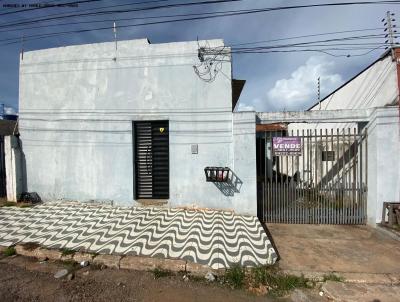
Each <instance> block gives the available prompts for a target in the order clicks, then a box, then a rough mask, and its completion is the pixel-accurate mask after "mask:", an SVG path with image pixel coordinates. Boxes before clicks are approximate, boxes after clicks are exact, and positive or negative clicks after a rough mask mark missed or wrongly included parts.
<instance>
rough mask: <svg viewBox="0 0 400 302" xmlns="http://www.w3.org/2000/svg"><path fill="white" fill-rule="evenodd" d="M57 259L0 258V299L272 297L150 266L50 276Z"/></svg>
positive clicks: (79, 299)
mask: <svg viewBox="0 0 400 302" xmlns="http://www.w3.org/2000/svg"><path fill="white" fill-rule="evenodd" d="M62 268H63V264H61V263H51V262H45V263H39V262H38V261H37V260H34V259H31V258H26V257H22V256H16V257H7V258H3V259H1V260H0V272H1V273H0V284H1V286H0V301H4V302H7V301H96V302H98V301H107V302H108V301H164V302H168V301H171V302H172V301H173V302H180V301H202V302H204V301H219V302H220V301H244V302H245V301H274V300H272V299H269V298H267V297H265V296H264V297H260V296H255V295H253V294H251V293H249V292H246V291H244V290H231V289H229V288H227V287H225V286H221V285H219V284H218V283H217V284H215V283H213V284H209V283H207V282H206V281H188V282H185V281H184V280H183V279H182V277H181V276H169V277H162V278H158V279H155V278H154V274H153V273H152V272H140V271H127V270H113V269H99V268H96V269H94V268H91V267H90V266H89V267H86V268H82V269H79V270H78V271H77V272H76V274H75V278H74V279H73V280H68V279H67V278H63V279H55V278H54V273H55V272H57V271H58V270H60V269H62Z"/></svg>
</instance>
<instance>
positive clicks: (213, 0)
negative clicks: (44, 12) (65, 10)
mask: <svg viewBox="0 0 400 302" xmlns="http://www.w3.org/2000/svg"><path fill="white" fill-rule="evenodd" d="M240 1H245V0H209V1H201V2H185V3H173V4H166V5H157V6H148V7H141V8H133V9H125V10H104V11H98V12H92V13H81V14H70V15H65V16H58V17H50V18H49V17H47V18H42V19H36V20H34V21H23V22H20V23H11V24H4V23H3V24H4V25H2V26H0V27H11V26H16V25H25V24H31V23H35V22H43V21H52V20H59V19H65V18H75V17H88V16H89V17H90V16H98V15H108V14H120V13H130V12H139V11H148V10H158V9H170V8H177V7H186V6H197V5H209V4H218V3H227V2H240Z"/></svg>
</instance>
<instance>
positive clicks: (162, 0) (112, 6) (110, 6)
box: [0, 0, 171, 25]
mask: <svg viewBox="0 0 400 302" xmlns="http://www.w3.org/2000/svg"><path fill="white" fill-rule="evenodd" d="M57 1H62V0H55V1H49V2H48V3H50V2H57ZM166 1H171V0H152V1H139V2H132V3H128V4H117V5H108V6H100V7H92V8H86V9H79V10H74V11H72V12H68V13H69V14H71V13H82V12H86V11H93V10H99V9H104V8H114V7H123V6H131V5H140V4H151V3H159V2H166ZM21 12H22V11H21ZM68 13H67V12H63V13H57V14H50V15H48V17H50V16H52V17H53V16H62V15H65V14H68ZM0 16H1V14H0ZM37 19H38V18H30V19H29V18H28V19H24V21H30V22H32V23H34V22H40V21H37ZM15 21H20V20H15ZM7 23H8V22H3V23H0V25H1V24H7Z"/></svg>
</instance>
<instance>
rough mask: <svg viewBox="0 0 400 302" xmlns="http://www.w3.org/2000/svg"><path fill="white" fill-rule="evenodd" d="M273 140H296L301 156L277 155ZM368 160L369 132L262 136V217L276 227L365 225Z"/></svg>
mask: <svg viewBox="0 0 400 302" xmlns="http://www.w3.org/2000/svg"><path fill="white" fill-rule="evenodd" d="M273 137H286V138H287V137H297V138H298V139H297V140H298V141H300V143H301V150H300V152H299V153H297V154H295V155H290V154H286V155H282V154H281V153H278V152H275V151H276V150H274V148H273V147H274V146H272V140H273ZM277 154H279V155H277ZM367 155H368V154H367V132H366V130H364V131H363V132H361V133H358V131H357V130H356V129H350V128H347V129H329V130H328V129H324V130H322V129H318V130H292V131H290V133H289V132H288V131H272V132H268V131H266V132H262V133H258V137H257V182H258V216H259V217H260V218H261V219H262V220H263V221H265V222H274V223H309V224H365V223H366V191H367V160H366V158H367Z"/></svg>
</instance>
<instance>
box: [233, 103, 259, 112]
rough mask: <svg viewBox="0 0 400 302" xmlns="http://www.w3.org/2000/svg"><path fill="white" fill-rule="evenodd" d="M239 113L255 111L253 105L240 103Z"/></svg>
mask: <svg viewBox="0 0 400 302" xmlns="http://www.w3.org/2000/svg"><path fill="white" fill-rule="evenodd" d="M237 111H255V109H254V107H253V106H252V105H248V104H244V103H239V106H238V109H237Z"/></svg>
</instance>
